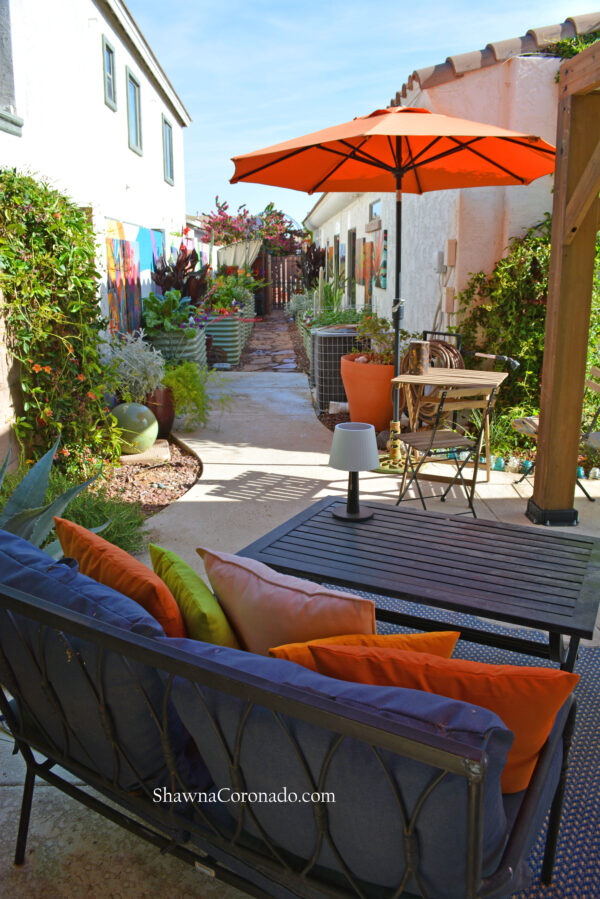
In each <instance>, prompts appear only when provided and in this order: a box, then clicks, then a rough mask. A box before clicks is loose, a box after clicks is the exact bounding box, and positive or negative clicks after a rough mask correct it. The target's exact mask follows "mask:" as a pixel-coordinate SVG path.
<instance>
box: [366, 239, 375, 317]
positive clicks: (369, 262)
mask: <svg viewBox="0 0 600 899" xmlns="http://www.w3.org/2000/svg"><path fill="white" fill-rule="evenodd" d="M364 273H365V305H366V306H370V305H371V303H372V301H373V241H371V240H369V241H365V251H364Z"/></svg>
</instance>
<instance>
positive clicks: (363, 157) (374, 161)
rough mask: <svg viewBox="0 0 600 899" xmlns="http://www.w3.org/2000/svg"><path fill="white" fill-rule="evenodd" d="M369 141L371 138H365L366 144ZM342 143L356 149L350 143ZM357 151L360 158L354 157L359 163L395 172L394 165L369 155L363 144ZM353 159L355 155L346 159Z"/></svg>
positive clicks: (342, 141) (343, 141)
mask: <svg viewBox="0 0 600 899" xmlns="http://www.w3.org/2000/svg"><path fill="white" fill-rule="evenodd" d="M368 139H369V138H365V140H364V142H363V143H366V142H367V140H368ZM371 139H372V138H371ZM340 143H341V144H343V146H344V147H348V148H349V149H353V148H354V145H353V144H351V143H349V142H348V141H345V140H341V141H340ZM323 149H326V147H323ZM355 149H356V150H360V156H359V157H356V156H354V158H355V159H356V158H358V160H359V162H364V163H366V164H367V165H374V166H376V167H377V168H379V169H385V170H386V171H388V172H393V171H394V166H393V165H389V163H387V162H384V161H383V160H382V159H379V158H378V157H377V156H374V155H373V154H372V153H367V151H366V150H363V149H362V144H361V146H360V147H356V148H355ZM352 158H353V154H350V155H347V156H346V159H352Z"/></svg>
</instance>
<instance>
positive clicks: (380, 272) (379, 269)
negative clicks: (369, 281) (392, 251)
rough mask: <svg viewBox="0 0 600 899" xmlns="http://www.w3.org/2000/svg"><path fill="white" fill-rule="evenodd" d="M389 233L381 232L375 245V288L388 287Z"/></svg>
mask: <svg viewBox="0 0 600 899" xmlns="http://www.w3.org/2000/svg"><path fill="white" fill-rule="evenodd" d="M387 234H388V233H387V231H379V232H378V234H377V236H376V238H375V242H374V244H373V286H374V287H381V288H383V289H384V290H385V287H386V285H387Z"/></svg>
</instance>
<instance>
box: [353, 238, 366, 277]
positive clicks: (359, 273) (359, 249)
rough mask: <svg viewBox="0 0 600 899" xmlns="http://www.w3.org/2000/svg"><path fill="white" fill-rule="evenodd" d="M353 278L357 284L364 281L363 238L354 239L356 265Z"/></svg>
mask: <svg viewBox="0 0 600 899" xmlns="http://www.w3.org/2000/svg"><path fill="white" fill-rule="evenodd" d="M355 269H356V271H355V273H354V278H355V280H356V283H357V284H364V283H365V239H364V237H359V239H358V240H357V241H356V266H355Z"/></svg>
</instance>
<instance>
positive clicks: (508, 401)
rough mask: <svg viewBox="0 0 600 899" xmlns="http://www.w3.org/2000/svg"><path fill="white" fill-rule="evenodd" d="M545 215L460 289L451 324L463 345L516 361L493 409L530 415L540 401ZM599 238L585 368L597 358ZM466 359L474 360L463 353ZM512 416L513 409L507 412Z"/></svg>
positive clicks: (588, 407) (592, 402) (591, 403)
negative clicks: (456, 322)
mask: <svg viewBox="0 0 600 899" xmlns="http://www.w3.org/2000/svg"><path fill="white" fill-rule="evenodd" d="M551 230H552V220H551V217H550V216H549V215H547V216H546V218H545V220H544V221H543V222H541V223H540V224H538V225H535V226H534V227H532V228H530V229H529V230H528V231H527V233H526V234H525V235H524V236H523V237H518V238H515V239H513V240H512V241H511V243H510V247H509V251H508V254H507V256H506V257H504V258H503V259H500V261H499V262H498V263H497V264H496V266H495V268H494V270H493V271H492V273H491V274H489V275H487V274H486V273H485V272H478V273H477V274H474V275H472V276H471V278H470V280H469V283H468V284H467V287H466V288H465V290H464V291H463V292H462V293H461V294H459V315H460V316H461V318H460V324H459V325H458V326H457V328H456V330H457V331H459V332H460V333H461V334H462V335H463V338H464V344H465V345H466V346H467V347H471V348H473V347H477V349H479V350H483V351H484V352H486V353H493V354H496V355H503V356H512V357H513V358H514V359H517V360H518V361H519V363H520V365H519V368H518V369H517V370H516V371H515V372H511V373H510V374H509V376H508V378H507V379H506V381H505V382H504V384H503V385H502V388H501V390H500V392H499V393H498V400H497V403H496V411H497V413H498V412H499V413H508V412H509V410H510V411H511V414H512V412H514V409H515V407H518V408H519V409H520V410H521V412H520V414H521V415H535V414H537V410H538V409H539V405H540V387H541V383H540V379H541V373H542V362H543V357H544V343H545V333H546V303H547V298H548V271H549V265H550V235H551ZM599 266H600V240H599V242H598V244H597V254H596V268H595V273H594V286H593V290H592V310H591V319H590V337H589V343H588V358H587V365H588V369H589V367H590V365H593V364H596V365H597V364H598V361H599V346H600V268H599ZM467 364H468V365H476V364H477V361H476V360H469V359H467ZM597 402H598V398H597V395H596V398H594V399H592V398H587V397H586V403H585V411H584V417H585V419H588V418H590V417H591V415H592V414H593V409H594V408H595V406H596V405H597ZM512 417H513V418H515V417H518V415H512Z"/></svg>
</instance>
